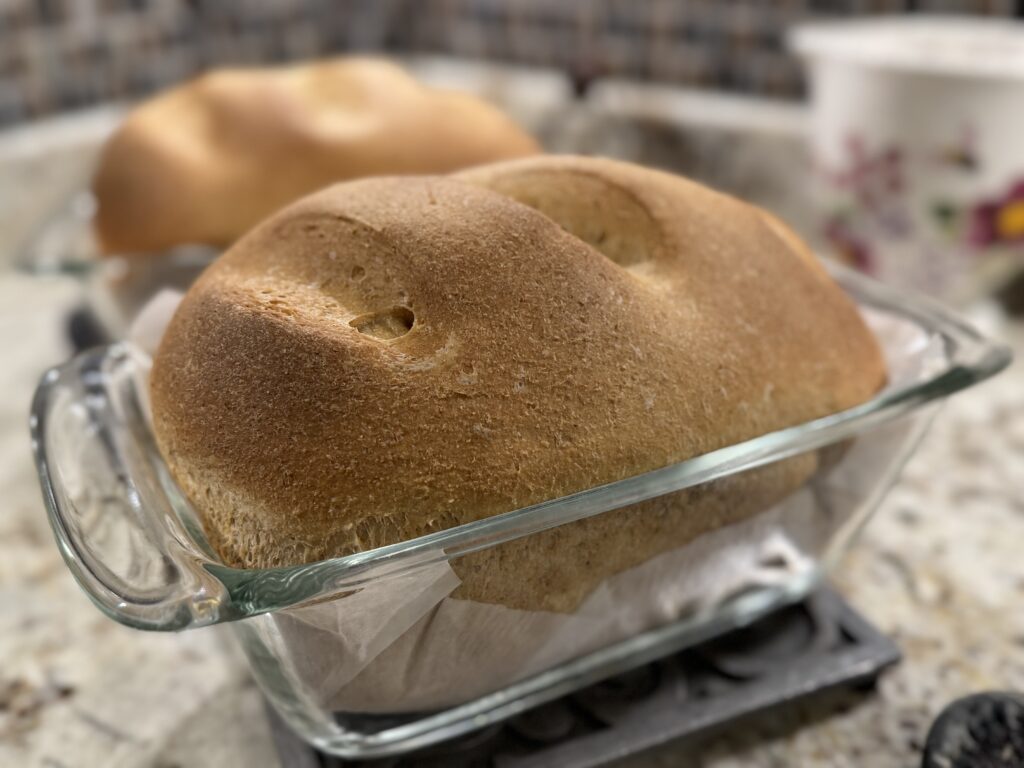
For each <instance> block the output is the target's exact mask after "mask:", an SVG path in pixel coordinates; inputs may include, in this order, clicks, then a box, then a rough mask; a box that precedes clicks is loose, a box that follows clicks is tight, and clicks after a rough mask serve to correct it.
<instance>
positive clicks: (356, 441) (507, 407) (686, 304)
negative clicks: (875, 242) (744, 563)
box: [150, 157, 885, 612]
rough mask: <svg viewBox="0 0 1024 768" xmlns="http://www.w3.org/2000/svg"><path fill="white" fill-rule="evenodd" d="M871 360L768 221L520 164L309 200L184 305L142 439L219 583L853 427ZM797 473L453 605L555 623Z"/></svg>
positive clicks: (539, 543)
mask: <svg viewBox="0 0 1024 768" xmlns="http://www.w3.org/2000/svg"><path fill="white" fill-rule="evenodd" d="M884 382H885V369H884V364H883V361H882V357H881V354H880V351H879V348H878V346H877V344H876V341H875V339H874V338H873V337H872V335H871V333H870V332H869V331H868V329H867V328H866V326H865V325H864V323H863V322H862V320H861V318H860V316H859V314H858V312H857V310H856V308H855V307H854V305H853V304H852V302H851V301H849V300H848V299H847V297H846V296H845V295H844V294H843V293H842V291H841V290H840V289H839V288H838V287H837V286H836V285H835V284H834V283H833V281H832V280H831V279H830V278H829V277H828V275H827V274H826V272H825V271H824V270H823V269H822V268H821V267H820V266H819V265H818V263H817V262H816V261H815V259H814V257H813V255H812V254H811V253H810V252H809V251H808V249H807V248H806V246H805V245H803V243H802V242H801V241H800V240H799V238H798V237H797V236H796V235H795V234H793V233H792V232H791V231H790V230H789V229H788V228H787V227H786V226H785V225H784V224H782V223H781V222H779V221H778V220H776V219H775V218H773V217H772V216H770V215H769V214H767V213H766V212H764V211H762V210H759V209H757V208H754V207H752V206H750V205H747V204H745V203H743V202H741V201H739V200H736V199H734V198H732V197H729V196H726V195H723V194H719V193H717V192H714V191H712V190H710V189H707V188H705V187H703V186H701V185H699V184H696V183H693V182H691V181H687V180H685V179H683V178H680V177H676V176H673V175H669V174H666V173H662V172H658V171H654V170H649V169H645V168H642V167H639V166H635V165H631V164H628V163H622V162H616V161H612V160H604V159H586V158H578V157H536V158H530V159H524V160H517V161H511V162H506V163H499V164H494V165H489V166H485V167H480V168H477V169H473V170H470V171H467V172H463V173H460V174H457V175H454V176H449V177H441V176H434V177H399V178H377V179H366V180H361V181H355V182H349V183H345V184H339V185H336V186H333V187H330V188H328V189H326V190H323V191H321V192H318V193H316V194H314V195H312V196H309V197H307V198H305V199H303V200H301V201H299V202H297V203H294V204H293V205H290V206H289V207H287V208H285V209H284V210H282V211H280V212H278V213H277V214H275V215H274V216H272V217H271V218H270V219H268V220H266V221H264V222H263V223H262V224H260V225H259V226H257V227H256V228H255V229H254V230H252V231H251V232H250V233H248V234H247V235H246V236H244V237H243V238H242V239H241V240H240V241H239V242H238V243H236V244H235V245H234V246H233V247H232V248H231V249H230V250H229V251H227V253H225V254H224V255H223V256H222V257H220V258H219V259H218V260H217V261H216V262H215V263H214V264H213V265H212V266H211V267H210V268H209V269H207V271H206V272H205V273H204V274H203V275H202V276H201V278H200V279H199V280H198V281H197V282H196V283H195V285H194V286H193V287H192V288H191V289H190V291H189V292H188V294H187V295H186V296H185V298H184V300H183V302H182V303H181V305H180V307H179V308H178V310H177V312H176V314H175V316H174V318H173V320H172V321H171V323H170V325H169V327H168V329H167V331H166V333H165V335H164V337H163V341H162V344H161V346H160V348H159V351H158V353H157V354H156V356H155V359H154V365H153V370H152V376H151V384H150V386H151V401H152V413H153V420H154V429H155V434H156V438H157V441H158V444H159V446H160V449H161V451H162V453H163V455H164V457H165V459H166V461H167V463H168V465H169V467H170V470H171V472H172V474H173V476H174V478H175V479H176V481H177V482H178V483H179V484H180V486H181V488H182V489H183V490H184V492H185V493H186V495H187V496H188V498H189V499H190V500H191V502H192V503H193V504H194V506H195V507H196V509H197V510H198V512H199V514H200V515H201V516H202V519H203V522H204V526H205V529H206V532H207V534H208V536H209V539H210V541H211V544H212V545H213V547H214V548H215V549H216V550H217V552H218V553H219V555H220V556H221V557H222V558H223V559H224V561H225V562H226V563H229V564H231V565H235V566H239V567H270V566H280V565H287V564H295V563H302V562H310V561H315V560H319V559H323V558H329V557H334V556H339V555H345V554H349V553H352V552H357V551H362V550H367V549H371V548H374V547H379V546H381V545H385V544H391V543H395V542H399V541H402V540H407V539H411V538H414V537H417V536H421V535H423V534H426V533H430V532H433V531H438V530H442V529H445V528H449V527H452V526H456V525H459V524H462V523H467V522H470V521H473V520H478V519H481V518H484V517H488V516H492V515H497V514H500V513H503V512H508V511H511V510H514V509H519V508H521V507H525V506H528V505H530V504H534V503H537V502H540V501H543V500H547V499H553V498H557V497H561V496H565V495H566V494H570V493H574V492H576V491H581V490H584V489H587V488H591V487H594V486H597V485H602V484H605V483H610V482H613V481H615V480H619V479H622V478H625V477H629V476H632V475H636V474H639V473H642V472H646V471H649V470H653V469H656V468H659V467H663V466H666V465H669V464H672V463H674V462H678V461H681V460H684V459H687V458H690V457H693V456H697V455H699V454H702V453H705V452H707V451H711V450H714V449H717V448H721V447H723V446H727V445H730V444H733V443H736V442H739V441H742V440H746V439H749V438H752V437H755V436H757V435H761V434H764V433H767V432H770V431H773V430H777V429H780V428H784V427H788V426H792V425H795V424H799V423H801V422H805V421H808V420H810V419H814V418H817V417H820V416H824V415H827V414H830V413H834V412H837V411H840V410H843V409H846V408H849V407H852V406H854V405H857V404H859V403H861V402H863V401H865V400H867V399H869V398H870V397H871V396H872V395H873V394H874V393H876V392H877V391H878V390H879V389H880V388H881V387H882V386H883V384H884ZM819 461H820V459H819V456H818V454H816V453H811V454H805V455H802V456H797V457H794V458H793V459H789V460H786V461H783V462H779V463H776V464H773V465H770V466H767V467H763V468H761V469H758V470H754V471H751V472H747V473H745V474H743V475H740V476H738V477H734V478H731V479H727V480H725V481H722V482H719V483H715V484H712V485H710V486H705V487H702V488H699V489H695V490H692V491H683V492H679V493H676V494H672V495H669V496H664V497H661V498H658V499H654V500H652V501H649V502H645V503H642V504H638V505H635V506H634V507H631V508H629V509H623V510H616V511H613V512H609V513H606V514H602V515H598V516H596V517H592V518H588V519H585V520H581V521H577V522H575V523H571V524H568V525H563V526H561V527H559V528H555V529H552V530H550V531H547V532H545V533H542V534H536V535H533V536H530V537H526V538H523V539H519V540H516V541H514V542H511V543H508V544H505V545H503V546H500V547H496V548H493V549H490V550H486V551H482V552H477V553H474V554H472V555H468V556H466V557H462V558H459V559H457V560H455V561H453V563H452V567H453V568H454V569H455V571H456V573H457V574H458V575H459V577H460V578H461V580H462V585H461V587H460V588H459V590H458V591H457V592H456V593H455V594H454V597H456V598H464V599H469V600H474V601H481V602H488V603H496V604H500V605H505V606H508V607H511V608H520V609H526V610H547V611H562V612H567V611H572V610H574V608H575V607H576V606H577V605H579V603H580V602H581V601H582V600H583V599H584V598H585V597H586V595H587V594H589V593H590V592H591V591H592V590H593V588H594V587H595V586H597V585H598V584H600V583H601V582H602V581H603V580H604V579H606V578H608V577H610V576H612V575H614V574H616V573H619V572H621V571H624V570H626V569H628V568H631V567H633V566H635V565H638V564H640V563H642V562H645V561H646V560H648V559H649V558H651V557H653V556H654V555H656V554H659V553H661V552H665V551H668V550H670V549H674V548H676V547H680V546H683V545H685V544H687V543H689V542H691V541H693V540H694V539H695V538H696V537H697V536H699V535H700V534H701V533H704V532H706V531H709V530H712V529H714V528H718V527H721V526H723V525H726V524H729V523H731V522H734V521H738V520H741V519H744V518H747V517H750V516H751V515H753V514H755V513H757V512H758V511H760V510H763V509H766V508H767V507H769V506H771V505H772V504H774V503H776V502H778V501H779V500H781V499H782V498H783V497H785V496H786V495H787V494H789V493H791V492H792V491H793V490H795V489H796V488H798V487H799V486H800V485H801V484H802V483H804V482H806V480H807V479H808V478H809V477H810V476H811V475H812V474H813V473H814V471H815V470H816V468H817V466H818V464H819Z"/></svg>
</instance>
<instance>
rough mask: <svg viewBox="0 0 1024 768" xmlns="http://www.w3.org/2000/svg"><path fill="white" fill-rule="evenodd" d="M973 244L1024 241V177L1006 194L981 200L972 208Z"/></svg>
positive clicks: (982, 244) (981, 246)
mask: <svg viewBox="0 0 1024 768" xmlns="http://www.w3.org/2000/svg"><path fill="white" fill-rule="evenodd" d="M970 242H971V245H973V246H975V247H977V248H985V247H987V246H990V245H999V244H1008V243H1024V178H1022V179H1018V180H1017V181H1016V182H1015V183H1014V184H1013V185H1011V187H1010V189H1009V190H1007V191H1006V192H1005V193H1004V194H1003V195H1002V196H1000V197H998V198H996V199H994V200H985V201H982V202H980V203H978V204H977V205H976V206H974V208H973V209H972V211H971V227H970Z"/></svg>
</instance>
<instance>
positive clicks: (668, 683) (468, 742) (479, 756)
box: [271, 588, 900, 768]
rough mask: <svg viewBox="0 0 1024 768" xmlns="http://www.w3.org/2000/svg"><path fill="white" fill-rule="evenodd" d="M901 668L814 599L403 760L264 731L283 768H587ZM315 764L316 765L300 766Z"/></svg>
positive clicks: (282, 730)
mask: <svg viewBox="0 0 1024 768" xmlns="http://www.w3.org/2000/svg"><path fill="white" fill-rule="evenodd" d="M899 658H900V652H899V649H898V648H897V647H896V645H895V644H894V643H893V642H892V641H891V640H890V639H889V638H887V637H885V636H884V635H882V634H881V633H880V632H879V631H878V630H876V629H875V628H874V627H873V626H871V625H870V624H869V623H868V622H867V621H866V620H865V619H864V618H862V617H861V616H860V615H859V614H858V613H856V612H855V611H854V610H853V609H852V608H851V607H850V606H849V605H847V604H846V602H844V601H843V599H842V598H841V597H839V595H838V594H836V593H835V592H834V591H832V590H831V589H828V588H823V589H822V590H820V591H819V592H817V593H816V594H814V595H812V596H810V597H809V598H807V599H806V600H805V601H804V602H803V603H800V604H798V605H795V606H790V607H788V608H783V609H781V610H780V611H777V612H776V613H774V614H772V615H770V616H768V617H766V618H764V619H762V620H761V621H759V622H757V623H755V624H753V625H751V626H750V627H748V628H746V629H742V630H737V631H735V632H731V633H729V634H728V635H725V636H723V637H720V638H716V639H714V640H711V641H708V642H707V643H703V644H701V645H699V646H697V647H694V648H690V649H687V650H685V651H682V652H680V653H677V654H674V655H672V656H668V657H666V658H664V659H661V660H659V661H657V662H654V663H653V664H648V665H646V666H643V667H639V668H638V669H635V670H632V671H630V672H627V673H625V674H622V675H618V676H616V677H613V678H609V679H608V680H605V681H603V682H601V683H598V684H596V685H593V686H590V687H588V688H584V689H582V690H580V691H577V692H576V693H574V694H572V695H570V696H566V697H564V698H562V699H558V700H556V701H553V702H550V703H548V704H545V705H543V706H541V707H538V708H536V709H533V710H531V711H529V712H525V713H523V714H521V715H519V716H517V717H515V718H512V719H511V720H509V721H507V722H505V723H500V724H496V725H493V726H490V727H488V728H486V729H484V730H482V731H477V732H476V733H473V734H470V735H468V736H465V737H462V738H459V739H455V740H453V741H450V742H446V743H444V744H438V745H435V746H433V747H430V748H428V749H424V750H420V751H417V752H414V753H411V754H408V755H404V756H401V757H394V758H390V759H386V760H376V761H373V762H353V761H346V760H341V759H338V758H333V757H327V756H325V755H317V754H316V753H315V752H314V751H313V749H312V748H311V747H308V746H305V745H303V744H302V742H301V741H300V740H299V738H298V737H297V736H295V735H294V734H293V733H291V731H289V730H288V729H287V727H286V726H285V725H284V724H283V723H282V721H281V720H280V719H278V717H277V716H276V715H275V714H273V713H271V727H272V732H273V736H274V741H275V743H276V744H277V746H278V751H279V753H280V754H281V756H282V765H283V766H286V768H292V766H299V768H307V766H312V765H316V766H318V767H319V768H354V767H355V766H366V767H367V768H433V766H449V765H460V766H481V767H483V766H494V768H542V767H546V766H553V765H557V766H560V768H591V767H592V766H599V765H606V764H607V763H610V762H612V761H614V760H618V759H621V758H624V757H627V756H629V755H634V754H637V753H639V752H642V751H644V750H647V749H650V748H652V747H655V746H658V745H660V744H664V743H666V742H669V741H675V740H679V739H683V738H689V737H695V736H698V735H700V734H704V733H707V732H709V731H710V730H712V729H714V728H718V727H720V726H723V725H725V724H728V723H730V722H733V721H735V720H737V719H739V718H741V717H745V716H747V715H751V714H753V713H756V712H760V711H763V710H767V709H769V708H773V707H780V706H784V705H787V704H791V703H793V702H796V701H798V700H802V699H805V698H806V697H809V696H811V695H814V694H817V693H821V692H824V691H827V690H830V689H834V688H838V687H841V686H859V685H863V684H865V683H871V682H873V681H874V680H875V679H876V678H877V677H878V675H879V673H880V672H881V671H882V670H883V669H885V668H886V667H888V666H890V665H892V664H895V663H896V662H897V661H899ZM342 718H343V719H344V720H346V721H347V722H349V723H350V724H351V723H352V722H353V721H354V720H355V718H353V717H352V716H351V715H348V716H342ZM384 727H386V725H385V726H384ZM300 753H301V758H298V757H297V756H298V755H300ZM313 755H316V757H317V759H318V760H319V762H318V763H309V762H308V758H309V757H310V756H313ZM298 759H301V760H306V762H297V760H298ZM289 760H292V762H288V761H289Z"/></svg>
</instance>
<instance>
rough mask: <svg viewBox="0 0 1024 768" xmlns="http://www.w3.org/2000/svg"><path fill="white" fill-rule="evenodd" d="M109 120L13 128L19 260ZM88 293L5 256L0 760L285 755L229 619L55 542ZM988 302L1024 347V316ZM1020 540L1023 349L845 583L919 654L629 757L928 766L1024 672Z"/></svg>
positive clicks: (712, 765)
mask: <svg viewBox="0 0 1024 768" xmlns="http://www.w3.org/2000/svg"><path fill="white" fill-rule="evenodd" d="M773 119H774V118H773ZM787 119H788V118H787ZM89 120H92V122H89ZM743 122H745V123H746V122H756V120H753V119H752V120H750V121H748V120H746V119H744V121H743ZM106 124H107V121H106V119H105V118H102V117H100V118H97V117H95V116H92V117H90V118H83V119H82V120H79V121H78V122H75V121H70V122H65V123H64V124H63V125H61V126H57V127H53V126H52V125H51V126H49V127H47V128H45V129H42V128H39V129H33V130H32V131H31V132H26V131H25V129H22V130H21V131H19V132H18V133H16V134H8V135H7V136H0V255H2V256H3V259H4V260H5V261H10V259H11V258H12V254H13V252H14V250H15V249H16V248H17V247H18V245H19V244H20V243H21V242H23V240H24V238H25V237H27V236H28V234H29V232H30V230H31V227H32V225H33V223H34V222H36V221H38V220H41V219H42V218H43V217H45V216H46V215H47V213H48V211H49V210H50V209H51V208H52V206H54V205H56V204H57V203H58V202H59V200H60V199H61V197H62V195H63V194H64V193H65V192H66V190H67V189H71V188H73V187H74V186H75V185H76V184H78V183H80V182H81V179H82V178H84V174H86V173H87V172H88V167H89V165H88V164H89V158H90V156H91V151H92V150H91V147H92V146H93V145H94V144H95V139H96V137H98V136H100V135H102V133H103V130H104V126H105V125H106ZM43 134H46V135H47V136H49V137H50V138H51V139H53V140H54V141H55V142H57V144H59V147H60V149H59V150H58V149H57V148H56V147H57V144H53V145H52V146H49V147H48V148H47V149H46V150H45V151H40V150H39V145H38V142H36V141H35V139H36V138H38V137H39V136H41V135H43ZM54 137H56V138H54ZM77 295H78V288H77V286H76V284H75V283H74V282H73V281H71V280H69V279H66V278H51V279H41V278H32V277H26V276H22V275H16V274H14V273H12V272H10V271H9V270H7V271H4V272H2V273H0V348H2V349H3V350H4V353H5V362H6V365H5V366H4V367H3V369H2V370H0V392H2V395H3V397H2V398H0V459H2V460H0V488H2V491H3V493H2V498H3V514H2V515H0V766H49V767H50V768H60V766H66V767H67V768H77V767H78V766H82V767H83V768H85V767H88V766H153V767H154V768H155V767H157V766H159V767H160V768H170V767H171V766H185V765H201V766H207V765H209V766H218V767H219V768H230V767H231V766H245V768H271V766H277V765H278V760H277V758H276V756H275V753H274V750H273V747H272V745H271V742H270V738H269V735H268V732H267V730H266V725H265V721H264V719H263V716H262V711H261V707H262V704H261V701H260V698H259V694H258V692H257V691H256V689H255V687H254V685H253V683H251V682H250V680H249V678H248V677H247V674H246V672H245V668H244V664H243V663H242V662H240V661H239V659H238V657H237V655H236V654H235V652H234V651H233V649H232V646H231V644H230V641H229V640H228V638H227V636H226V635H224V634H222V633H221V632H219V631H217V630H216V629H215V630H202V631H197V632H187V633H183V634H180V635H157V634H147V633H141V632H135V631H132V630H129V629H126V628H124V627H121V626H119V625H117V624H115V623H113V622H111V621H109V620H108V619H106V618H105V617H104V616H102V615H101V614H100V613H99V612H98V611H97V610H96V609H95V608H94V607H93V606H92V605H91V604H90V603H89V601H88V600H87V599H86V598H85V596H84V595H83V594H82V593H81V592H80V591H79V590H78V588H77V587H76V585H75V584H74V582H73V580H72V578H71V576H70V574H69V573H68V572H67V570H66V569H65V568H64V566H63V563H62V562H61V559H60V556H59V554H58V552H57V549H56V547H55V546H54V543H53V540H52V536H51V534H50V531H49V528H48V526H47V523H46V520H45V516H44V512H43V508H42V502H41V499H40V496H39V491H38V487H37V484H36V479H35V474H34V470H33V467H32V463H31V458H30V454H29V445H28V435H27V428H26V421H27V418H26V414H27V409H28V403H29V399H30V397H31V393H32V390H33V388H34V385H35V382H36V379H37V378H38V376H39V375H40V373H41V372H42V371H43V370H44V368H45V367H46V366H47V365H49V364H51V363H54V362H57V361H59V360H61V359H63V358H64V357H66V356H67V354H68V352H69V349H68V347H67V344H66V341H65V338H64V327H63V322H64V320H63V318H64V313H65V312H66V310H67V309H68V308H69V307H70V306H72V305H73V304H74V303H75V300H76V297H77ZM990 320H991V322H990V328H991V330H992V331H993V332H994V333H995V334H996V335H999V336H1001V337H1002V338H1004V339H1005V340H1006V341H1007V342H1008V343H1010V344H1011V345H1012V346H1013V348H1014V349H1015V351H1016V354H1017V357H1018V358H1024V324H1020V323H1014V322H1009V321H999V320H998V319H996V320H992V319H991V318H990ZM1021 542H1024V363H1022V362H1018V363H1016V364H1015V365H1014V366H1013V367H1011V368H1010V369H1009V370H1008V371H1006V372H1005V373H1003V374H1002V375H1001V376H999V377H998V378H996V379H995V380H993V381H990V382H988V383H986V384H984V385H982V386H980V387H978V388H976V389H973V390H971V391H969V392H967V393H964V394H962V395H960V396H957V397H955V398H954V399H952V400H951V401H950V402H949V403H948V404H947V406H946V407H945V409H944V410H943V411H942V412H941V413H940V415H939V417H938V418H937V420H936V422H935V425H934V427H933V428H932V430H931V432H930V434H929V435H928V437H927V438H926V439H925V443H924V444H923V445H922V447H921V448H920V449H919V451H918V453H917V454H916V456H915V457H914V458H913V459H912V461H911V462H910V464H909V465H908V467H907V469H906V471H905V472H904V474H903V477H902V479H901V480H900V482H899V484H898V485H897V486H896V488H895V489H894V490H893V491H892V492H891V493H890V495H889V497H888V498H887V500H886V501H885V502H884V503H883V505H882V508H881V509H880V510H879V511H878V513H877V515H876V517H875V519H874V520H873V521H872V523H871V524H870V525H869V526H868V528H867V529H866V531H865V533H864V534H863V536H862V538H861V539H860V540H859V542H858V543H857V545H856V546H855V547H854V549H853V550H852V551H851V553H850V554H849V555H848V557H847V558H846V559H845V561H844V562H843V564H842V566H841V568H840V570H839V571H838V573H837V575H836V580H837V582H838V585H839V587H840V589H841V590H842V591H843V593H844V594H845V595H846V596H847V598H848V599H849V600H850V601H851V602H852V603H853V604H854V605H855V606H856V607H857V608H858V609H860V610H861V611H862V612H864V613H865V614H866V615H868V616H869V617H870V618H871V619H872V620H873V621H874V622H875V623H876V624H877V625H878V626H879V627H881V628H882V629H883V630H885V631H886V632H888V633H890V634H891V635H892V636H893V637H894V638H896V640H897V641H898V642H899V644H900V646H901V647H902V649H903V652H904V660H903V662H902V663H901V664H900V665H899V666H898V667H897V668H895V669H893V670H892V671H890V672H889V673H887V674H886V675H885V677H884V678H883V679H882V681H881V683H880V686H879V688H878V690H877V691H876V692H874V693H872V694H843V695H839V696H837V697H833V698H832V699H831V700H830V701H828V702H827V703H822V702H817V703H815V704H814V705H813V706H806V707H803V708H799V709H795V710H791V711H788V712H787V713H786V714H785V716H779V715H778V714H774V715H772V716H771V717H770V718H767V719H765V718H762V719H759V720H755V721H753V722H752V723H750V724H747V725H745V726H744V727H743V728H742V729H735V730H733V731H732V732H729V733H728V734H726V735H724V736H720V737H718V738H716V739H715V740H712V741H710V742H707V743H705V744H704V745H702V746H701V747H700V748H699V749H698V748H695V747H693V746H687V747H685V748H681V747H679V746H669V747H667V748H663V749H662V750H660V751H659V752H656V753H654V754H650V755H645V756H644V757H643V758H641V759H634V760H632V761H630V762H629V763H627V764H628V765H630V766H637V767H639V766H684V767H685V766H695V767H696V766H701V767H702V768H727V767H728V768H732V767H733V766H753V767H754V768H758V767H761V766H764V767H765V768H767V767H768V766H773V767H774V766H812V767H813V766H819V767H821V768H824V767H825V766H865V765H871V766H873V768H904V767H905V766H912V765H917V764H918V763H919V760H920V758H919V750H920V747H921V745H922V743H923V740H924V737H925V735H926V732H927V728H928V725H929V724H930V722H931V720H932V718H933V717H934V716H935V715H936V714H937V712H938V711H939V710H940V709H941V708H942V707H943V706H944V705H945V704H946V703H947V702H948V701H950V700H951V699H953V698H955V697H957V696H960V695H963V694H966V693H969V692H974V691H978V690H984V689H991V688H998V689H1007V688H1009V689H1017V690H1024V610H1021V606H1022V605H1024V556H1022V555H1021Z"/></svg>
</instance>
